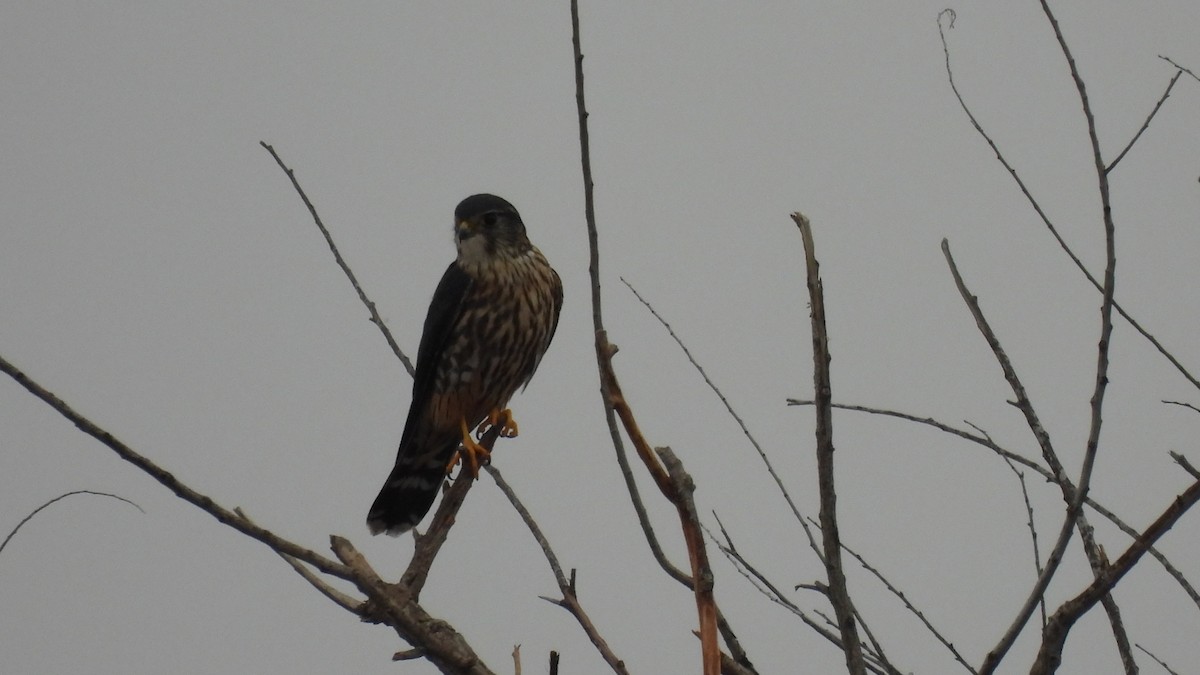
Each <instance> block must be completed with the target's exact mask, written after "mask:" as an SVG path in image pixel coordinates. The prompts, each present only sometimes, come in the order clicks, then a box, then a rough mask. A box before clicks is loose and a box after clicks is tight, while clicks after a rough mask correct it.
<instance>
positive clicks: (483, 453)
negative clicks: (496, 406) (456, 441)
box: [446, 417, 492, 478]
mask: <svg viewBox="0 0 1200 675" xmlns="http://www.w3.org/2000/svg"><path fill="white" fill-rule="evenodd" d="M458 424H459V428H460V429H461V430H462V448H461V449H460V450H458V451H457V452H455V453H454V457H452V458H451V459H450V465H449V466H448V467H446V471H447V473H448V472H449V471H450V469H451V468H453V467H454V464H455V462H457V461H458V457H459V455H462V456H463V465H464V466H465V467H466V468H467V470H468V471H470V472H471V478H479V465H480V464H482V463H484V462H490V461H492V453H490V452H488V449H487V448H485V447H483V446H482V445H480V444H479V443H478V442H477V441H476V440H475V439H474V438H471V430H470V429H469V428H467V418H465V417H460V418H459V423H458Z"/></svg>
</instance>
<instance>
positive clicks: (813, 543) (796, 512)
mask: <svg viewBox="0 0 1200 675" xmlns="http://www.w3.org/2000/svg"><path fill="white" fill-rule="evenodd" d="M621 283H623V284H625V286H626V287H628V288H629V290H630V291H632V292H633V295H634V297H636V298H637V299H638V301H639V302H641V303H642V305H643V306H645V308H646V309H648V310H649V311H650V314H651V315H653V316H654V318H655V319H657V320H658V322H659V323H660V324H662V326H663V328H666V329H667V333H668V334H669V335H670V336H671V339H672V340H674V341H675V344H677V345H679V348H680V349H681V350H683V355H684V356H686V357H687V360H688V362H689V363H691V364H692V367H693V368H695V369H696V372H698V373H700V377H702V378H704V383H705V384H707V385H708V388H709V389H711V390H712V391H713V393H714V394H716V395H717V398H719V399H720V400H721V404H722V405H724V406H725V410H726V411H728V412H729V415H730V417H732V418H733V420H734V421H735V422H737V425H738V427H740V428H741V430H742V433H743V434H744V435H745V436H746V438H747V439H748V440H749V441H750V444H751V445H753V446H754V450H755V451H756V452H757V453H758V457H759V459H761V460H762V462H763V465H764V466H766V468H767V473H768V474H769V475H770V476H771V479H772V480H774V481H775V486H776V487H778V488H779V492H780V494H782V495H783V499H784V501H786V502H787V505H788V508H790V509H791V510H792V515H793V516H795V517H796V521H797V522H799V523H800V527H801V528H802V529H803V530H804V534H805V536H806V537H807V538H808V545H809V548H811V549H812V550H813V552H814V553H816V554H817V558H818V559H820V560H821V562H822V564H823V563H824V562H825V556H824V554H823V553H821V547H820V546H819V545H818V544H817V539H816V537H815V536H814V535H813V533H812V530H811V529H810V528H809V526H808V519H806V518H805V517H804V516H803V515H801V513H800V509H799V507H797V506H796V502H795V501H793V500H792V495H791V494H790V493H789V492H788V489H787V487H786V486H784V484H783V479H782V478H780V477H779V474H777V473H775V467H774V466H772V464H771V460H770V459H769V458H768V457H767V453H766V451H765V450H763V448H762V445H760V444H759V442H758V440H757V439H755V438H754V435H753V434H751V433H750V428H749V427H747V426H746V423H745V422H744V421H743V420H742V418H741V416H740V415H738V414H737V411H735V410H734V409H733V405H732V404H730V403H729V399H727V398H725V394H724V393H722V392H721V389H720V388H719V387H717V385H716V383H714V382H713V381H712V380H711V379H709V377H708V373H706V372H705V371H704V367H703V366H701V365H700V363H699V362H697V361H696V359H695V358H694V357H693V356H692V352H691V350H689V349H688V348H687V345H685V344H684V343H683V340H682V339H681V338H680V337H679V336H678V335H676V334H675V331H674V330H673V329H672V328H671V324H669V323H667V321H666V319H664V318H663V317H662V316H661V315H660V314H659V313H658V311H657V310H656V309H654V306H653V305H651V304H650V303H649V302H648V301H647V300H646V299H645V298H643V297H642V294H641V293H638V290H637V289H636V288H634V287H633V284H630V283H629V282H628V281H626V280H625V278H624V277H621Z"/></svg>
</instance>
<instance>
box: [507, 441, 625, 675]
mask: <svg viewBox="0 0 1200 675" xmlns="http://www.w3.org/2000/svg"><path fill="white" fill-rule="evenodd" d="M484 470H486V471H487V472H488V475H489V476H491V477H492V480H494V481H495V482H496V487H498V488H500V492H502V493H504V496H505V497H507V498H508V501H509V503H511V504H512V506H513V508H514V509H516V511H517V514H518V515H519V516H521V520H522V521H524V523H525V527H526V528H528V529H529V532H530V533H531V534H532V535H533V538H534V540H536V541H537V543H538V546H540V547H541V549H542V554H543V555H544V556H545V557H546V562H548V563H550V571H551V572H553V573H554V581H555V583H557V584H558V590H559V592H560V593H562V598H561V599H551V598H546V599H547V600H548V601H549V602H551V603H553V604H555V605H558V606H559V607H562V608H563V609H565V610H567V611H568V612H570V614H571V616H574V617H575V620H576V621H578V622H579V625H580V627H582V628H583V632H584V634H586V635H587V636H588V639H589V640H591V642H592V644H593V645H594V646H595V647H596V650H597V651H599V652H600V656H601V658H603V659H604V662H605V663H607V664H608V666H609V667H610V668H612V670H613V672H614V673H619V674H624V675H628V672H629V671H628V670H626V668H625V662H624V661H622V660H621V659H620V658H618V657H617V655H616V654H615V653H614V652H613V650H612V648H611V647H609V646H608V642H607V641H606V640H605V639H604V636H602V635H601V634H600V631H599V630H597V629H596V626H595V624H593V623H592V620H591V618H590V617H588V615H587V612H585V611H584V609H583V606H582V605H581V604H580V603H579V598H578V597H577V596H576V595H575V583H574V575H573V573H572V578H571V579H570V580H568V579H567V577H566V575H564V574H563V571H562V566H561V565H560V564H559V562H558V556H556V555H554V549H552V548H550V542H549V540H547V539H546V535H545V534H543V533H542V528H541V527H539V526H538V524H537V521H536V520H534V519H533V515H531V514H530V513H529V509H527V508H525V504H523V503H522V502H521V500H520V499H519V498H518V497H517V493H516V492H515V491H513V489H512V486H510V485H509V484H508V481H506V480H504V476H503V475H501V473H500V470H499V469H497V468H496V467H494V466H492V465H491V464H488V465H486V466H485V467H484Z"/></svg>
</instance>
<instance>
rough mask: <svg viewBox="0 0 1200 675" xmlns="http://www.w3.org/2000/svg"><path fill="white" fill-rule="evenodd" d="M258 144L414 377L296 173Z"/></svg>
mask: <svg viewBox="0 0 1200 675" xmlns="http://www.w3.org/2000/svg"><path fill="white" fill-rule="evenodd" d="M258 144H259V145H261V146H263V148H264V149H266V151H267V152H269V153H271V157H274V158H275V163H276V164H278V165H279V168H280V169H283V172H284V173H285V174H287V177H288V180H290V181H292V187H293V188H295V189H296V193H297V194H299V195H300V199H301V200H302V201H303V202H304V205H305V206H306V207H308V212H309V214H311V215H312V218H313V222H314V223H316V224H317V229H319V230H321V234H322V235H324V236H325V243H327V244H329V250H330V251H332V252H333V259H334V260H336V261H337V264H338V267H340V268H342V272H344V273H345V275H346V278H347V279H349V280H350V285H351V286H354V292H355V293H358V299H359V300H361V301H362V303H363V305H365V306H366V308H367V311H368V312H370V313H371V323H373V324H375V325H376V326H377V327H378V328H379V330H380V331H381V332H382V333H383V338H384V339H385V340H387V343H388V346H389V347H391V348H392V352H393V353H394V354H395V355H396V358H398V359H400V363H403V364H404V369H405V370H407V371H408V375H409V377H412V375H413V373H415V372H416V369H415V368H413V364H412V361H410V360H409V358H408V356H406V355H405V354H404V352H403V351H401V349H400V345H398V344H396V340H395V338H393V337H392V332H391V331H390V330H388V327H387V324H385V323H384V322H383V319H382V318H381V317H380V316H379V312H378V311H376V310H375V303H374V302H371V300H370V299H369V298H368V297H367V294H366V293H365V292H363V289H362V286H360V285H359V283H358V278H357V277H355V276H354V272H353V271H351V269H350V266H349V265H347V264H346V261H345V260H343V259H342V254H341V253H339V252H338V248H337V245H336V244H334V243H333V236H332V235H330V234H329V230H328V229H326V228H325V223H324V222H322V221H321V216H319V215H317V209H316V207H314V206H313V203H312V202H311V201H309V199H308V195H307V194H305V193H304V189H303V188H301V187H300V181H298V180H296V173H295V172H294V171H292V170H291V169H290V168H288V166H287V165H286V164H284V163H283V160H282V159H280V157H279V155H278V154H277V153H276V152H275V148H273V147H271V146H270V145H268V144H267V143H266V142H265V141H259V142H258Z"/></svg>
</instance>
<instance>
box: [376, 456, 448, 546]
mask: <svg viewBox="0 0 1200 675" xmlns="http://www.w3.org/2000/svg"><path fill="white" fill-rule="evenodd" d="M457 447H458V440H457V439H455V440H454V441H451V442H449V443H446V444H444V445H443V446H441V447H439V448H438V451H437V452H425V453H408V452H404V449H403V448H401V451H400V453H399V456H398V457H397V459H396V466H395V467H394V468H393V469H392V473H391V474H389V475H388V478H387V481H386V482H384V484H383V488H382V489H381V490H380V491H379V496H378V497H376V498H375V503H374V504H372V505H371V510H370V511H369V512H368V513H367V527H368V528H370V530H371V534H379V533H380V532H387V533H388V534H389V535H391V536H393V537H395V536H398V535H401V534H403V533H405V532H407V531H409V530H411V529H412V528H413V527H414V526H416V524H417V523H419V522H421V519H422V518H424V517H425V514H426V513H428V512H429V507H431V506H433V501H434V500H435V499H437V494H438V488H440V487H441V485H442V481H443V480H445V478H446V464H447V462H449V461H450V457H451V456H453V454H454V450H455V449H456V448H457Z"/></svg>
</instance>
